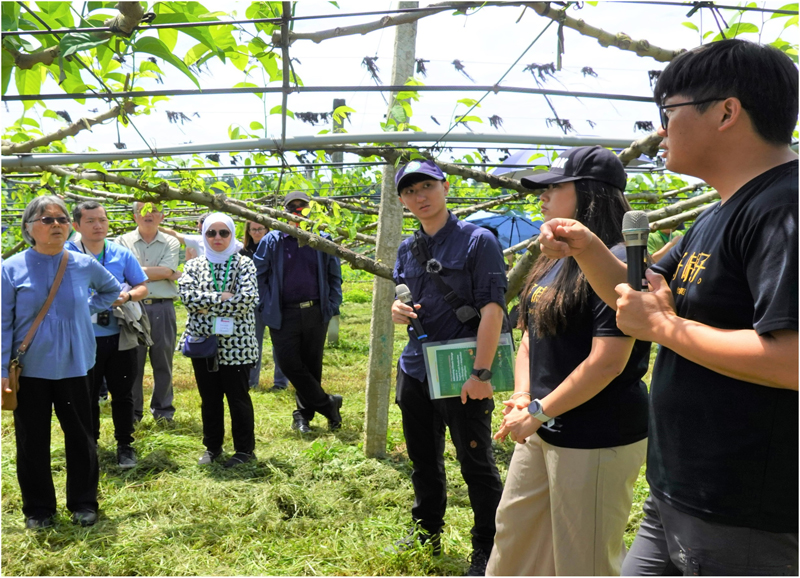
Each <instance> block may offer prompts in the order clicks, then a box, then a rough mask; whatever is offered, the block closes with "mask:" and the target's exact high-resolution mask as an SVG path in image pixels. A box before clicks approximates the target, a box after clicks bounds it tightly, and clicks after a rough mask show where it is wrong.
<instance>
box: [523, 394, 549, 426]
mask: <svg viewBox="0 0 800 578" xmlns="http://www.w3.org/2000/svg"><path fill="white" fill-rule="evenodd" d="M528 413H529V414H531V415H532V416H533V417H535V418H536V419H538V420H539V421H540V422H542V423H547V422H549V421H551V420H552V419H553V418H551V417H549V416H547V415H545V413H544V409H543V408H542V402H541V400H538V399H534V400H531V403H530V405H529V406H528Z"/></svg>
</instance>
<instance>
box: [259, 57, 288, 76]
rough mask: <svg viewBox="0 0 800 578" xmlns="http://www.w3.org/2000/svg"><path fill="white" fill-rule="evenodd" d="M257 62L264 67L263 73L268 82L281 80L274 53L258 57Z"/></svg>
mask: <svg viewBox="0 0 800 578" xmlns="http://www.w3.org/2000/svg"><path fill="white" fill-rule="evenodd" d="M258 61H259V62H260V63H261V65H262V66H263V67H264V72H266V73H267V76H269V81H270V82H274V81H276V80H281V76H282V75H281V72H280V70H278V59H277V58H275V53H274V52H270V53H267V54H265V55H264V56H262V57H260V58H259V59H258Z"/></svg>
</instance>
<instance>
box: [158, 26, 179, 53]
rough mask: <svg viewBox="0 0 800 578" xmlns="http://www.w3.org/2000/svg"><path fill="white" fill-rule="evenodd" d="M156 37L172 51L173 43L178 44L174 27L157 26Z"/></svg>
mask: <svg viewBox="0 0 800 578" xmlns="http://www.w3.org/2000/svg"><path fill="white" fill-rule="evenodd" d="M158 38H159V39H160V40H161V42H163V43H164V46H166V47H167V49H168V50H169V51H170V52H172V51H174V50H175V45H176V44H178V31H177V30H176V29H175V28H159V29H158Z"/></svg>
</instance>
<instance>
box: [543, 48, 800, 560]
mask: <svg viewBox="0 0 800 578" xmlns="http://www.w3.org/2000/svg"><path fill="white" fill-rule="evenodd" d="M655 100H656V103H657V104H658V105H659V109H660V110H661V121H662V128H661V129H660V131H659V134H660V135H661V136H662V137H664V141H663V142H662V147H663V148H664V149H665V151H666V152H665V153H664V157H665V159H666V164H667V168H668V169H669V170H671V171H674V172H678V173H683V174H688V175H693V176H695V177H698V178H702V179H704V180H705V181H706V182H707V183H709V184H710V185H712V186H713V187H715V188H716V190H717V191H718V192H719V195H720V198H721V199H722V200H721V201H720V203H719V204H718V205H717V206H715V207H713V208H711V209H708V210H707V211H705V212H704V213H703V215H702V216H701V217H700V218H699V219H698V220H697V222H696V223H695V225H694V226H693V227H692V228H691V230H689V232H688V233H687V234H686V235H685V237H684V238H683V239H681V240H680V241H679V242H678V243H677V245H676V246H675V247H674V248H673V249H672V250H671V251H670V252H669V253H668V254H667V255H666V256H665V257H664V258H663V259H662V260H661V261H659V263H658V264H657V265H656V266H654V267H653V269H652V270H650V271H648V272H647V278H648V281H649V282H650V286H651V292H649V293H640V292H636V291H634V290H633V289H632V288H631V287H629V286H628V285H627V284H625V283H624V280H625V277H626V269H625V266H624V265H622V264H621V263H620V262H619V261H618V260H617V259H615V258H614V257H613V256H612V255H611V254H610V253H609V251H608V250H607V249H606V248H605V246H604V245H603V244H602V243H599V242H596V238H595V237H594V235H593V234H592V233H591V232H590V231H589V230H588V229H586V228H585V227H584V226H583V225H581V224H580V223H577V222H576V221H572V220H567V219H554V220H551V221H550V222H549V223H545V224H544V225H543V226H542V230H541V235H540V240H541V244H542V250H543V251H544V252H545V254H547V255H548V256H550V257H555V258H558V257H564V256H568V255H571V256H574V257H575V259H576V260H577V261H578V263H579V265H580V267H581V269H582V270H583V272H584V273H585V274H586V277H587V279H588V280H589V282H590V283H591V285H592V288H593V289H594V290H595V292H596V293H597V294H598V295H599V296H600V297H601V298H602V299H603V300H604V301H605V302H606V303H608V304H609V305H610V306H612V307H614V308H615V309H616V310H617V325H618V326H619V328H620V329H621V330H622V331H624V332H625V333H626V334H628V335H630V336H632V337H636V338H637V339H642V340H646V341H655V342H658V343H660V344H662V345H663V346H664V347H662V349H661V351H660V353H659V355H658V357H657V359H656V365H655V368H654V370H653V381H652V384H651V390H650V394H651V398H650V403H651V409H650V422H649V447H648V454H647V480H648V482H649V484H650V491H651V495H650V497H649V498H648V499H647V501H646V502H645V505H644V511H645V514H646V516H645V519H644V520H643V521H642V524H641V527H640V529H639V533H638V534H637V536H636V540H635V541H634V543H633V546H632V547H631V551H630V552H629V554H628V557H627V558H626V560H625V563H624V565H623V568H622V574H623V575H632V574H647V575H670V574H675V575H679V574H701V573H703V574H706V573H708V574H723V575H724V574H728V575H741V574H772V575H785V574H795V575H796V574H797V572H798V541H797V537H798V535H797V531H798V394H797V390H798V334H797V329H798V306H797V304H798V255H797V251H798V236H797V220H798V165H797V155H795V154H794V153H793V152H792V151H791V150H790V149H789V147H788V145H789V143H790V142H791V138H792V131H793V130H794V128H795V126H796V122H797V110H798V73H797V68H796V67H795V66H794V64H793V63H792V62H791V60H790V59H789V58H788V57H787V56H786V55H785V54H783V53H781V52H780V51H778V50H775V49H773V48H771V47H769V46H759V45H757V44H753V43H750V42H745V41H742V40H725V41H721V42H714V43H711V44H708V45H705V46H701V47H699V48H697V49H695V50H692V51H689V52H686V53H683V54H681V55H680V56H678V57H677V58H675V59H674V60H673V61H672V62H671V63H670V64H669V66H667V68H666V69H665V70H664V72H663V73H662V74H661V76H660V77H659V80H658V83H657V84H656V87H655ZM667 125H669V126H667Z"/></svg>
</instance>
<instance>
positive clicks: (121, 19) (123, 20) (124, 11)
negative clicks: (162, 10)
mask: <svg viewBox="0 0 800 578" xmlns="http://www.w3.org/2000/svg"><path fill="white" fill-rule="evenodd" d="M115 8H116V9H117V10H119V14H117V15H116V16H115V17H114V18H109V19H108V20H106V21H105V22H104V23H103V24H104V25H105V26H108V27H109V28H111V32H113V33H114V34H118V35H120V36H127V37H130V35H131V34H133V31H134V29H135V28H136V27H137V26H139V23H140V22H141V21H142V17H143V16H144V8H143V7H142V4H141V2H117V5H116V6H115Z"/></svg>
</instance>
